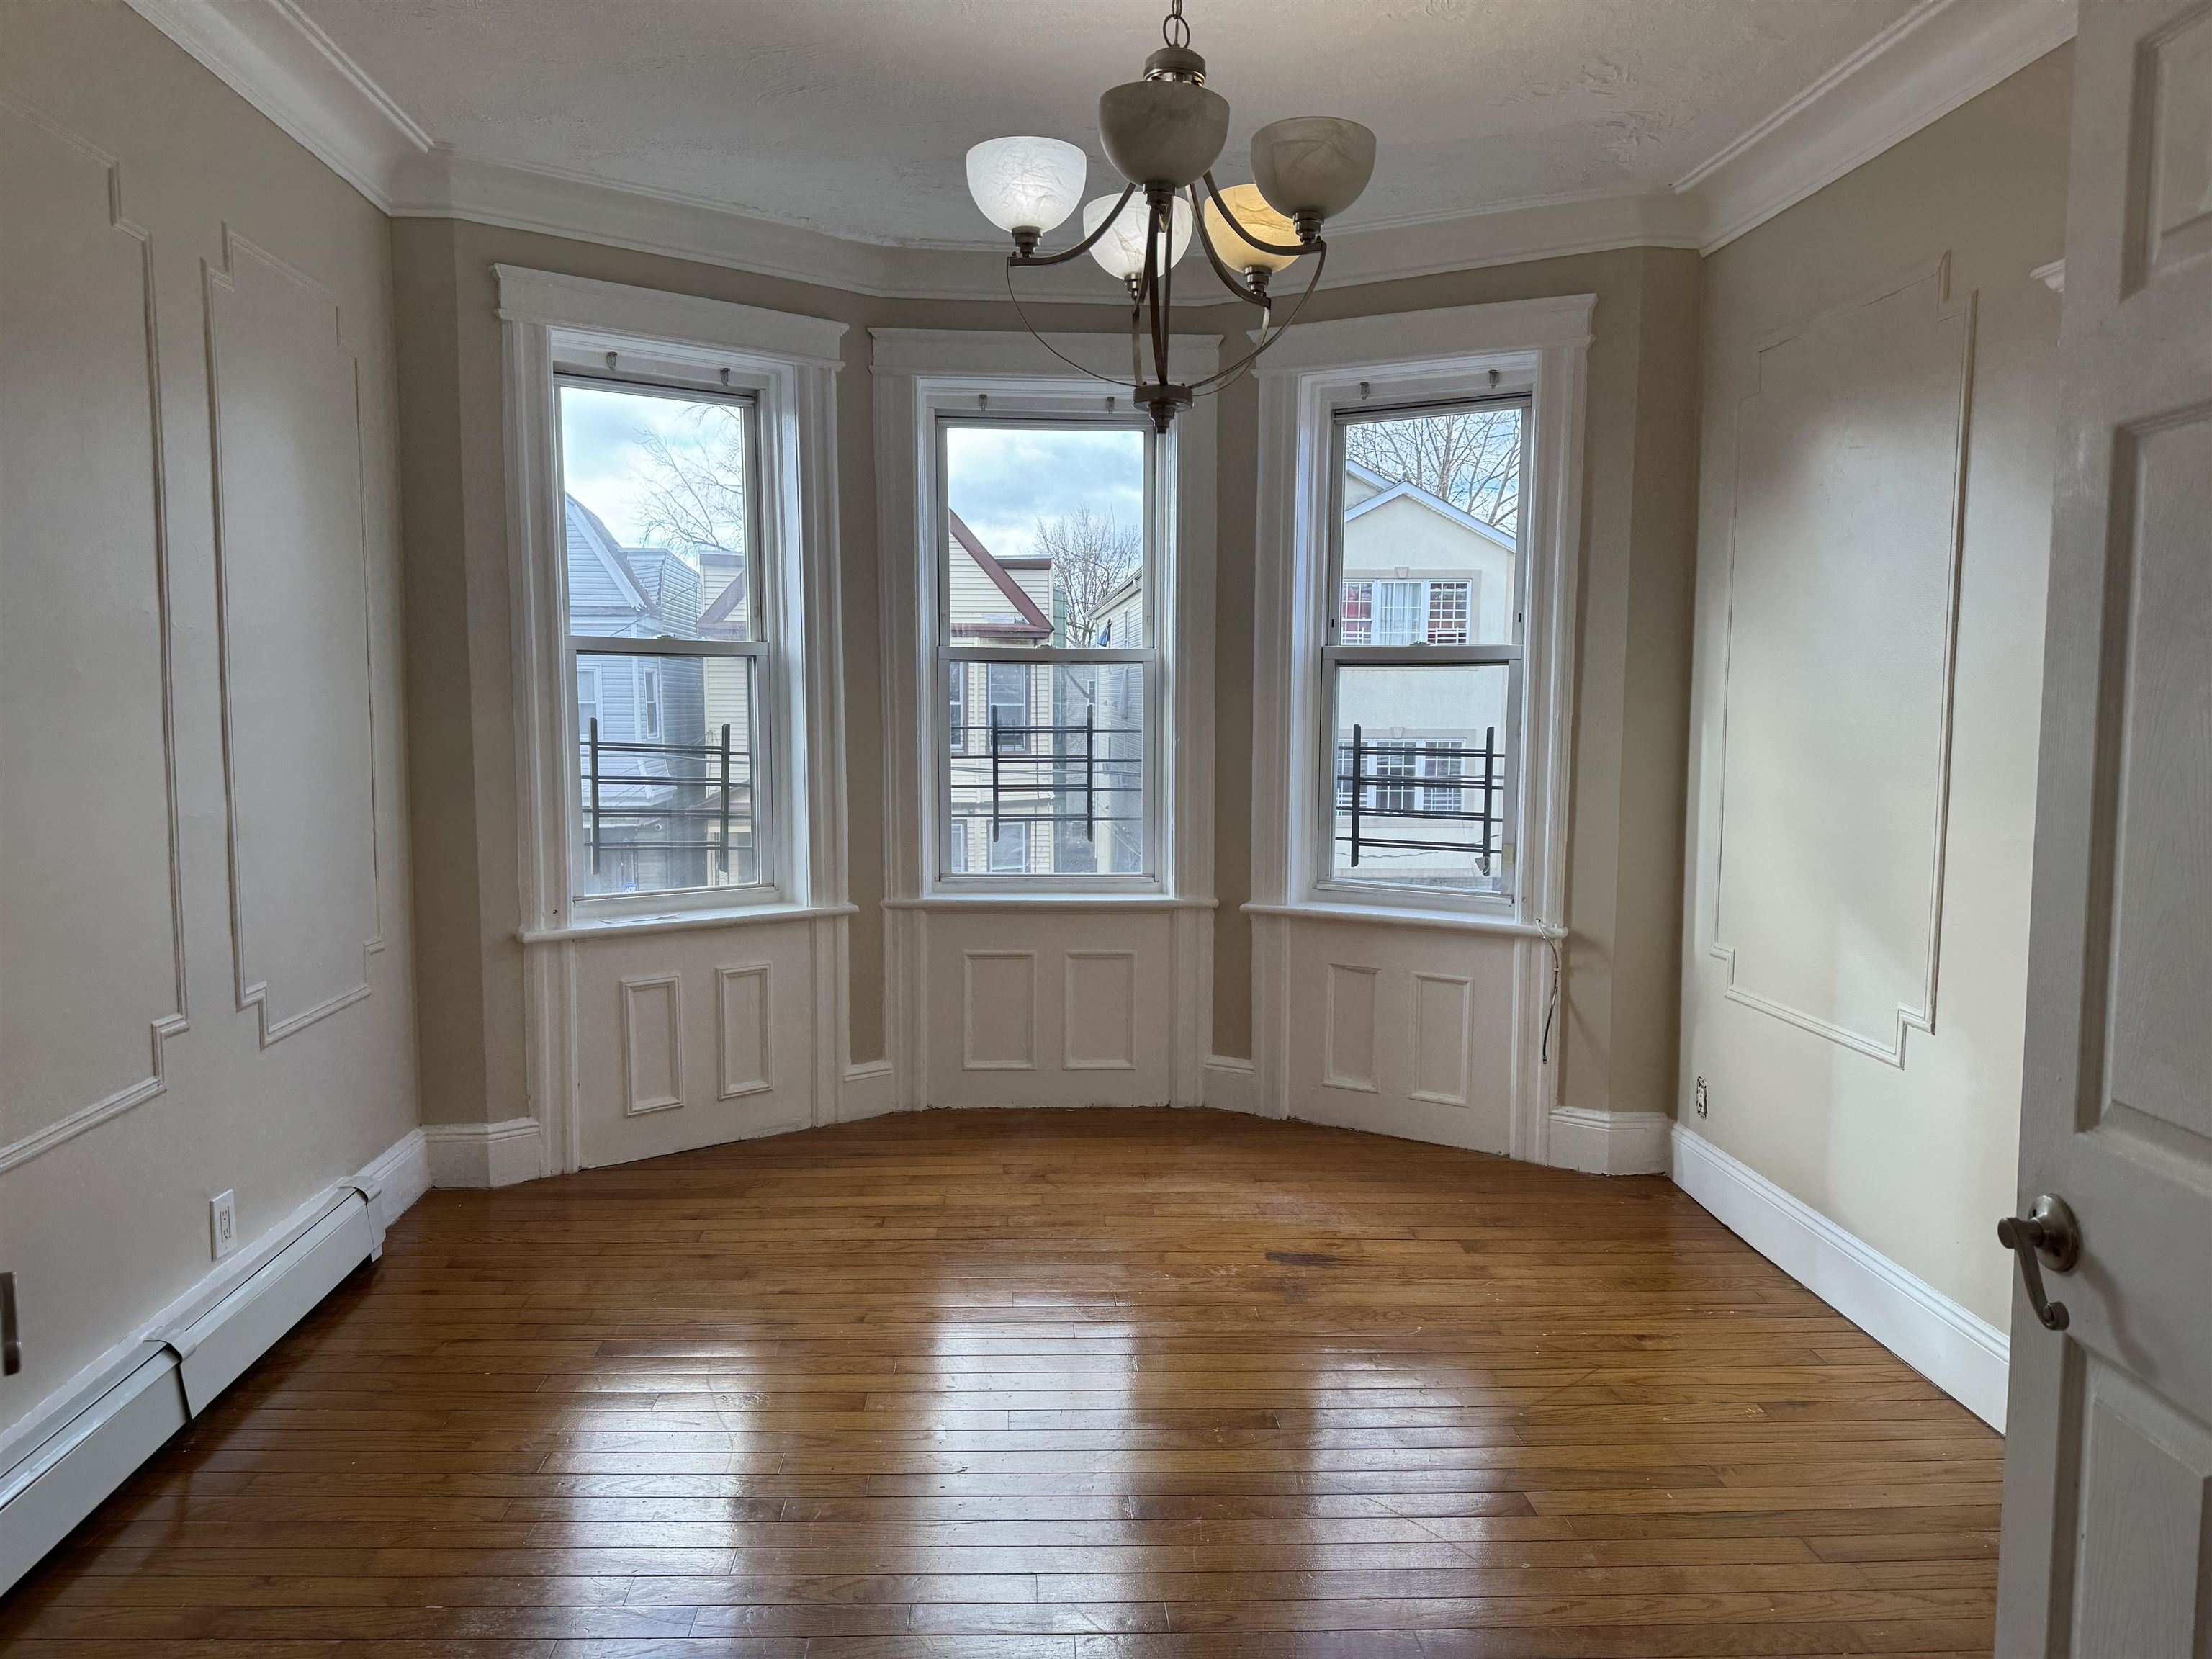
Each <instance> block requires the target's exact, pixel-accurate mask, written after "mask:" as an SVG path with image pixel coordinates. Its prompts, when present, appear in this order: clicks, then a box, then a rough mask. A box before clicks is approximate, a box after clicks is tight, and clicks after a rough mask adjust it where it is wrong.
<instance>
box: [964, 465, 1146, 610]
mask: <svg viewBox="0 0 2212 1659" xmlns="http://www.w3.org/2000/svg"><path fill="white" fill-rule="evenodd" d="M942 430H943V433H944V441H945V505H946V507H947V510H948V514H949V518H950V520H951V521H950V523H949V525H948V526H947V530H948V532H949V534H948V536H947V538H946V555H945V557H946V564H945V609H946V613H947V614H946V618H945V620H946V623H947V626H948V629H949V631H950V637H951V641H952V643H953V644H955V645H997V646H1008V647H1018V648H1033V647H1038V646H1047V645H1062V646H1096V645H1101V644H1103V643H1106V635H1107V634H1108V633H1109V630H1110V631H1111V635H1112V643H1114V644H1115V645H1117V646H1142V645H1143V644H1144V643H1145V639H1144V630H1145V620H1144V617H1145V605H1144V591H1143V581H1142V573H1143V569H1144V557H1145V464H1146V435H1145V434H1144V433H1143V432H1142V431H1139V430H1136V429H1133V428H1127V427H1113V426H1105V425H1103V424H1100V425H1089V426H1066V427H1045V426H1016V425H1011V424H1006V423H1000V424H998V425H965V426H956V425H951V424H947V425H945V427H944V428H942Z"/></svg>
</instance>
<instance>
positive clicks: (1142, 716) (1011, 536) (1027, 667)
mask: <svg viewBox="0 0 2212 1659" xmlns="http://www.w3.org/2000/svg"><path fill="white" fill-rule="evenodd" d="M1086 401H1089V400H1086ZM1091 407H1092V408H1096V407H1097V404H1096V403H1095V402H1094V403H1092V404H1091ZM1163 445H1164V441H1163V440H1162V439H1161V438H1159V437H1158V435H1156V434H1154V433H1153V432H1152V429H1151V428H1150V426H1149V424H1148V423H1147V422H1145V421H1143V420H1142V419H1141V418H1139V419H1134V420H1133V419H1131V418H1130V417H1129V415H1128V413H1127V411H1124V412H1123V413H1121V415H1119V416H1115V415H1108V414H1103V413H1102V414H1100V415H1098V416H1091V415H1088V414H1085V415H1083V416H1073V415H1062V414H1052V413H1036V414H1027V413H1024V414H1013V415H1008V416H998V415H994V414H993V413H991V412H989V411H988V410H985V409H984V408H982V407H981V406H980V405H979V406H978V408H977V410H976V411H975V413H974V414H972V415H971V414H969V413H966V412H964V411H963V412H960V413H957V414H955V413H952V412H949V411H945V410H939V411H938V412H937V414H936V417H935V420H934V423H933V461H934V465H935V466H936V469H937V490H936V499H937V501H939V502H940V503H941V504H942V507H943V511H942V515H941V521H940V523H939V525H938V526H937V529H938V532H939V533H938V536H937V541H936V547H935V550H934V551H935V556H936V559H937V571H936V576H937V580H936V581H935V582H934V584H933V591H934V593H935V601H934V603H935V616H934V617H933V623H934V638H935V642H936V647H935V656H936V665H935V670H934V678H935V679H936V684H937V685H938V687H939V690H938V691H937V693H936V698H937V707H938V709H939V740H938V743H937V745H936V747H937V757H936V762H935V764H936V767H937V780H936V781H937V789H936V797H937V799H938V801H939V833H938V836H937V838H936V844H937V846H938V848H939V855H938V878H939V880H940V881H944V882H950V883H953V884H969V883H972V884H980V885H988V884H992V883H994V882H996V883H1001V884H1003V883H1004V882H1006V880H1007V879H1008V878H1013V877H1022V878H1030V879H1031V880H1032V882H1033V883H1041V884H1044V885H1048V886H1051V885H1066V884H1069V883H1070V882H1071V881H1073V882H1076V883H1079V884H1091V883H1094V882H1101V881H1104V882H1123V883H1131V884H1133V883H1139V882H1142V881H1144V880H1146V879H1157V878H1158V866H1159V854H1158V845H1157V843H1158V835H1157V832H1156V829H1155V827H1154V826H1155V824H1156V823H1157V818H1158V801H1157V799H1156V798H1157V795H1158V790H1157V788H1156V787H1155V782H1154V780H1155V778H1156V776H1157V773H1158V767H1157V764H1156V761H1155V755H1156V751H1157V744H1155V742H1154V740H1153V734H1152V730H1151V721H1150V720H1149V719H1148V715H1149V712H1150V711H1151V710H1152V709H1154V708H1157V707H1158V687H1159V676H1160V653H1159V652H1158V649H1157V647H1156V645H1155V630H1156V629H1157V626H1158V622H1157V618H1158V615H1159V614H1160V599H1159V592H1158V590H1159V584H1160V580H1161V577H1160V573H1161V570H1162V568H1163V561H1162V558H1161V556H1160V549H1159V545H1158V543H1159V539H1160V532H1159V526H1158V520H1159V517H1160V513H1159V509H1158V489H1157V488H1156V485H1155V482H1154V480H1155V477H1156V474H1157V471H1158V466H1159V464H1160V457H1161V453H1162V450H1163Z"/></svg>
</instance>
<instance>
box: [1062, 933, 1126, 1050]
mask: <svg viewBox="0 0 2212 1659" xmlns="http://www.w3.org/2000/svg"><path fill="white" fill-rule="evenodd" d="M1060 1008H1061V1019H1060V1050H1061V1052H1060V1067H1061V1069H1062V1070H1063V1071H1069V1072H1133V1071H1135V1070H1136V1069H1137V953H1136V952H1135V951H1068V952H1067V953H1066V956H1065V957H1063V958H1062V962H1061V969H1060Z"/></svg>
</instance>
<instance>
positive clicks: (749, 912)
mask: <svg viewBox="0 0 2212 1659" xmlns="http://www.w3.org/2000/svg"><path fill="white" fill-rule="evenodd" d="M858 909H859V907H858V906H857V905H851V904H747V905H725V906H722V907H720V908H715V909H702V910H675V911H670V912H668V913H667V914H665V915H650V916H605V917H602V918H601V919H599V920H598V921H579V922H572V923H570V924H569V925H568V927H526V928H524V929H523V930H522V931H521V932H520V933H517V934H516V935H515V937H516V938H517V939H520V940H521V941H522V943H524V944H525V945H550V944H554V943H556V942H557V941H559V940H562V939H619V938H621V937H623V935H624V934H629V933H688V932H690V931H692V930H694V929H696V928H702V927H743V926H744V925H745V924H746V923H748V922H770V921H814V920H816V919H817V918H819V917H823V916H849V915H854V914H855V913H856V912H857V911H858Z"/></svg>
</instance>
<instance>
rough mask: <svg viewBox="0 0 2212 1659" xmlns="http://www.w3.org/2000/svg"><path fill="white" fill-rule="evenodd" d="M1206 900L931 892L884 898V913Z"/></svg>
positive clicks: (1206, 902) (1191, 906)
mask: <svg viewBox="0 0 2212 1659" xmlns="http://www.w3.org/2000/svg"><path fill="white" fill-rule="evenodd" d="M1219 902H1220V901H1219V900H1218V899H1210V898H1177V897H1175V896H1171V895H1170V894H1166V893H1076V892H1068V893H1037V892H1025V893H931V894H929V895H927V896H925V897H922V898H887V899H885V900H884V909H886V910H1211V909H1213V908H1216V906H1217V905H1218V903H1219Z"/></svg>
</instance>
